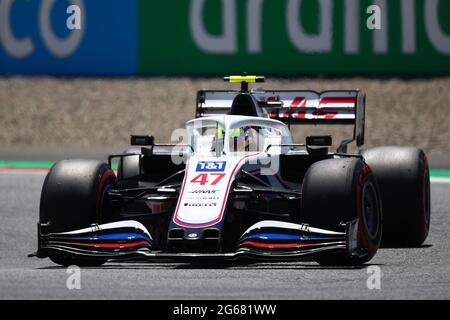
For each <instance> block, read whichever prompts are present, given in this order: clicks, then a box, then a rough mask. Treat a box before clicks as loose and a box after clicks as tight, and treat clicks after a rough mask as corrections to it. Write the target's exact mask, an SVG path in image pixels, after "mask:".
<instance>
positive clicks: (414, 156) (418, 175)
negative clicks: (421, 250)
mask: <svg viewBox="0 0 450 320" xmlns="http://www.w3.org/2000/svg"><path fill="white" fill-rule="evenodd" d="M361 154H362V156H363V157H364V159H365V161H366V162H367V163H368V164H369V165H370V167H371V168H372V170H373V172H374V174H375V178H376V179H377V182H378V185H379V186H380V191H381V198H382V202H383V213H384V222H383V228H384V229H383V238H382V242H381V243H382V246H384V247H405V246H407V247H416V246H420V245H421V244H422V243H423V242H424V241H425V239H426V238H427V236H428V233H429V230H430V173H429V168H428V161H427V157H426V155H425V153H424V152H423V151H422V150H420V149H417V148H414V147H401V146H381V147H375V148H371V149H367V150H363V151H362V152H361Z"/></svg>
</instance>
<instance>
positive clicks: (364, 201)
mask: <svg viewBox="0 0 450 320" xmlns="http://www.w3.org/2000/svg"><path fill="white" fill-rule="evenodd" d="M355 219H358V223H359V225H358V232H359V234H358V237H359V241H360V243H361V246H362V248H364V249H365V250H366V254H365V255H364V256H361V257H349V256H348V255H347V254H346V253H337V254H324V255H322V256H320V257H318V258H317V262H318V263H320V264H322V265H360V264H363V263H365V262H367V261H369V260H370V259H372V257H373V256H374V255H375V253H376V252H377V250H378V247H379V244H380V241H381V233H382V208H381V202H380V197H379V192H378V187H377V183H376V181H375V178H374V176H373V174H372V172H371V170H370V167H369V166H368V165H367V164H366V163H364V162H363V161H362V160H361V159H357V158H340V159H328V160H322V161H318V162H316V163H314V164H313V165H312V166H311V167H310V168H309V169H308V171H307V172H306V174H305V178H304V181H303V186H302V208H301V221H302V222H305V223H308V224H310V225H311V226H313V227H318V228H323V229H326V230H333V231H340V232H342V231H343V230H342V228H340V227H339V226H340V224H341V223H342V222H344V223H345V222H349V221H352V220H355Z"/></svg>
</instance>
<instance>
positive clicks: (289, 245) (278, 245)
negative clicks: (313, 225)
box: [242, 241, 319, 248]
mask: <svg viewBox="0 0 450 320" xmlns="http://www.w3.org/2000/svg"><path fill="white" fill-rule="evenodd" d="M317 244H319V243H318V242H309V243H261V242H254V241H245V242H243V243H242V245H250V246H254V247H261V248H299V247H310V246H315V245H317Z"/></svg>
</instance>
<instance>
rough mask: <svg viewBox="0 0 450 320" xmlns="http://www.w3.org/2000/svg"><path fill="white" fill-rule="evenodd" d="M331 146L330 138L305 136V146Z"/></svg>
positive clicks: (331, 140)
mask: <svg viewBox="0 0 450 320" xmlns="http://www.w3.org/2000/svg"><path fill="white" fill-rule="evenodd" d="M332 144H333V139H332V138H331V136H307V137H306V145H307V146H318V147H329V146H331V145H332Z"/></svg>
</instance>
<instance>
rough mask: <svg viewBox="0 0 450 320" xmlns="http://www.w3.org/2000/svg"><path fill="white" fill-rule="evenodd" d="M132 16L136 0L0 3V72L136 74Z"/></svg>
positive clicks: (10, 0)
mask: <svg viewBox="0 0 450 320" xmlns="http://www.w3.org/2000/svg"><path fill="white" fill-rule="evenodd" d="M72 5H75V6H72ZM136 16H137V1H135V0H127V1H123V0H72V1H65V0H0V73H3V74H56V75H58V74H61V75H72V74H73V75H103V74H108V75H124V74H125V75H126V74H135V73H136V72H137V17H136ZM78 20H79V21H78Z"/></svg>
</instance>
